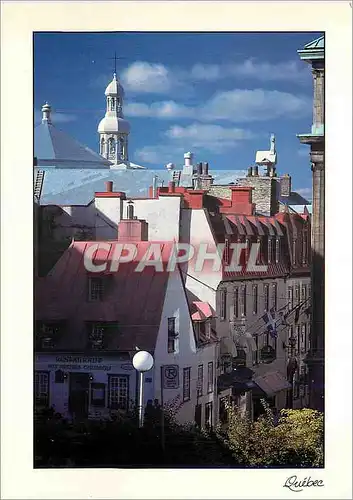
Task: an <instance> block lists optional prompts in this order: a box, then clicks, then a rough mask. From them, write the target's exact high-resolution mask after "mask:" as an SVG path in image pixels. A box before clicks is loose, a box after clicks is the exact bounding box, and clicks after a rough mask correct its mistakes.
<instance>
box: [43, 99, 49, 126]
mask: <svg viewBox="0 0 353 500" xmlns="http://www.w3.org/2000/svg"><path fill="white" fill-rule="evenodd" d="M42 113H43V115H42V123H51V116H50V114H51V106H50V105H49V104H48V103H47V102H46V103H45V104H44V106H42Z"/></svg>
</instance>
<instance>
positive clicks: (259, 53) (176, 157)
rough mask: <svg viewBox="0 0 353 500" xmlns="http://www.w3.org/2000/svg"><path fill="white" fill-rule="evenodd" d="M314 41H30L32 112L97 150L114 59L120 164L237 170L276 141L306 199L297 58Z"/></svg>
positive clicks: (276, 37) (172, 37)
mask: <svg viewBox="0 0 353 500" xmlns="http://www.w3.org/2000/svg"><path fill="white" fill-rule="evenodd" d="M320 35H321V33H37V34H36V35H35V39H34V106H35V110H36V113H35V116H36V118H37V119H38V116H40V114H39V113H38V110H40V107H41V105H42V104H43V103H44V102H45V101H48V102H49V103H50V104H51V105H52V107H53V110H54V111H55V112H56V113H55V115H53V122H54V123H55V124H56V125H57V126H58V127H59V128H61V129H62V130H65V131H66V132H67V133H69V134H70V135H72V136H74V137H75V138H76V139H78V140H79V141H80V142H83V143H84V144H86V145H88V146H89V147H90V148H92V149H93V150H95V151H98V134H97V126H98V123H99V121H100V119H101V118H102V117H103V116H104V112H105V97H104V90H105V88H106V86H107V84H108V83H109V81H110V80H111V78H112V73H113V68H114V62H113V59H112V58H113V57H114V52H115V51H116V53H117V55H118V56H119V57H122V58H123V59H121V60H119V61H118V63H117V73H118V77H119V78H120V80H121V81H122V83H123V85H124V88H125V94H126V97H125V104H124V111H125V117H126V118H128V119H129V121H130V123H131V133H130V142H129V157H130V160H131V161H133V162H135V163H139V164H142V165H144V166H146V167H148V168H163V167H164V165H165V164H166V163H168V162H173V163H176V164H177V165H181V164H182V163H183V153H184V152H186V151H193V152H194V153H195V159H196V161H208V162H209V164H210V167H211V168H212V169H222V170H232V169H234V170H243V169H246V168H247V167H248V166H250V165H252V164H253V163H254V160H255V152H256V150H259V149H260V150H261V149H268V145H269V136H270V134H271V133H274V134H275V135H276V143H277V152H278V165H277V170H278V172H279V173H280V174H283V173H290V174H291V175H292V178H293V181H292V183H293V187H294V188H295V189H297V190H303V191H301V192H302V194H304V195H305V196H308V194H309V192H310V185H311V172H310V163H309V154H308V148H307V147H305V146H301V145H300V144H299V141H298V139H297V138H296V134H298V133H305V132H308V131H309V130H310V127H311V118H312V77H311V71H310V67H309V66H308V65H306V64H305V63H303V62H302V61H300V59H299V57H298V55H297V52H296V51H297V50H298V49H299V48H301V47H302V46H303V45H305V44H306V43H307V42H309V41H310V40H312V39H314V38H317V37H319V36H320Z"/></svg>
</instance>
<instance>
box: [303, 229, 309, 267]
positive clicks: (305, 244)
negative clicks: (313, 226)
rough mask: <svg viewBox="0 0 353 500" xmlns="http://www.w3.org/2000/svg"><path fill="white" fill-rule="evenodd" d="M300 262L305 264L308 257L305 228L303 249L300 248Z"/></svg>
mask: <svg viewBox="0 0 353 500" xmlns="http://www.w3.org/2000/svg"><path fill="white" fill-rule="evenodd" d="M302 254H303V257H302V262H303V265H306V264H307V259H308V232H307V231H306V230H305V231H303V249H302Z"/></svg>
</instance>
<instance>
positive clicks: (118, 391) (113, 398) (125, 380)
mask: <svg viewBox="0 0 353 500" xmlns="http://www.w3.org/2000/svg"><path fill="white" fill-rule="evenodd" d="M108 394H109V400H108V406H109V408H111V409H112V410H127V409H128V407H129V377H128V376H127V375H108Z"/></svg>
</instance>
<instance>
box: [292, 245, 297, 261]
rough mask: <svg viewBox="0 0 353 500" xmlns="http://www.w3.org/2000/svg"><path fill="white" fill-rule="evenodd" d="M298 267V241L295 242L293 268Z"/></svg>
mask: <svg viewBox="0 0 353 500" xmlns="http://www.w3.org/2000/svg"><path fill="white" fill-rule="evenodd" d="M296 265H297V240H293V266H296Z"/></svg>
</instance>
